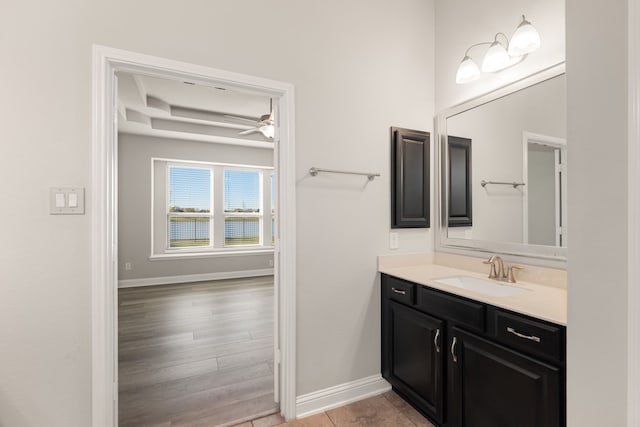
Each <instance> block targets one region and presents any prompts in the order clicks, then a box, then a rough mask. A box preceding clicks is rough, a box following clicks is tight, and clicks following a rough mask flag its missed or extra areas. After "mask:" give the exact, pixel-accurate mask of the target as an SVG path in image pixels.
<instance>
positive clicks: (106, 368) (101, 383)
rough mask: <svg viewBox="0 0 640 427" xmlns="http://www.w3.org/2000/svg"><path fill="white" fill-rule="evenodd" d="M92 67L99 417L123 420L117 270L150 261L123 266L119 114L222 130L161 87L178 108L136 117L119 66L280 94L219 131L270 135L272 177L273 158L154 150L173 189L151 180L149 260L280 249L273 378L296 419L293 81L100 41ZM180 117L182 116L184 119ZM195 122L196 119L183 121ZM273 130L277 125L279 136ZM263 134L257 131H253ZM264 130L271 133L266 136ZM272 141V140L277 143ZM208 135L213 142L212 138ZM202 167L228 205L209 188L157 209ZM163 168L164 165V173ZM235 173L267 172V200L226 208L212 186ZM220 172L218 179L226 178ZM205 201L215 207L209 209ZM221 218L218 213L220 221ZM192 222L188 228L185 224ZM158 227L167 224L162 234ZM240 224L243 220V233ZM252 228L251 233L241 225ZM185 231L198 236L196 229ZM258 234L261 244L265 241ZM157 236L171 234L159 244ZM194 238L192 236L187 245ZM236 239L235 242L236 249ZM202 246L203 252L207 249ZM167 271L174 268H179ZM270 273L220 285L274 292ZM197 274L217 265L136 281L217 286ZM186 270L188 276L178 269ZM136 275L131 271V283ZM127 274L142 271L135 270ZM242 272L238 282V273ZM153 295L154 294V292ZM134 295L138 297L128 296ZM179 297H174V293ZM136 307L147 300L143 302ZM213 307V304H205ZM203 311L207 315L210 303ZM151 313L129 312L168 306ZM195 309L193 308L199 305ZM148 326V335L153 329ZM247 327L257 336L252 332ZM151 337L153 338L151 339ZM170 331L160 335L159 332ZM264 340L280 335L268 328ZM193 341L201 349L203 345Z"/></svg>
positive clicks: (185, 81)
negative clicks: (227, 158)
mask: <svg viewBox="0 0 640 427" xmlns="http://www.w3.org/2000/svg"><path fill="white" fill-rule="evenodd" d="M93 72H94V115H93V117H94V123H93V128H94V138H93V147H94V156H93V157H94V180H93V185H94V186H93V188H94V197H93V204H92V209H93V213H94V219H95V220H94V225H93V233H92V237H93V239H92V241H93V269H92V282H93V301H92V303H93V310H92V311H93V315H92V318H93V325H92V331H93V385H92V388H93V426H105V427H106V426H109V427H111V426H116V425H118V397H119V396H118V382H119V379H118V367H119V365H118V332H119V331H118V315H119V312H118V301H119V300H118V298H119V295H118V278H119V271H120V272H121V273H123V272H127V271H133V270H135V268H136V265H138V266H139V265H140V264H139V263H138V262H133V261H127V260H124V259H122V263H123V264H124V265H119V262H118V260H119V253H118V246H119V239H120V238H122V236H123V234H122V233H120V232H119V231H121V230H119V226H120V221H119V215H118V200H119V199H121V198H120V197H119V196H120V194H119V191H118V188H119V186H118V173H119V167H120V166H121V165H120V164H119V159H121V157H119V156H118V121H119V120H122V119H121V118H120V119H118V118H117V117H118V115H120V117H124V118H129V117H128V116H130V117H131V118H132V120H131V121H134V122H136V123H137V124H138V125H145V124H146V126H147V127H148V128H150V129H151V131H153V132H155V131H158V130H159V129H160V130H162V131H166V132H174V133H180V132H183V131H184V130H185V128H191V130H192V131H193V130H194V129H196V130H199V131H200V132H195V134H199V135H200V136H197V135H196V136H195V137H193V139H198V138H200V143H202V142H203V141H202V138H204V139H205V140H206V139H207V138H210V137H212V135H210V134H208V133H207V132H206V131H204V130H205V129H206V126H208V125H209V124H208V123H206V120H211V117H204V116H202V115H201V116H197V114H203V109H201V108H191V110H190V111H185V110H184V109H182V110H181V109H179V108H176V109H175V111H173V114H172V111H171V108H172V106H171V105H168V106H167V105H163V103H162V102H161V101H162V100H161V99H158V98H157V97H156V98H154V97H151V99H149V98H148V97H145V98H144V99H145V103H147V107H149V104H151V105H152V106H151V108H155V109H157V110H164V111H165V112H166V113H168V115H169V116H168V117H166V118H160V120H158V123H155V126H154V123H153V119H152V118H149V117H148V116H147V117H146V118H145V117H144V116H145V114H144V113H145V112H144V111H137V112H132V113H131V114H130V115H129V114H128V112H127V109H126V107H125V106H124V105H123V103H122V102H119V97H118V76H125V75H126V76H139V77H140V78H146V79H163V80H166V81H169V82H171V83H173V84H178V85H185V86H198V87H203V88H207V90H211V91H220V92H223V91H229V93H232V92H235V93H238V94H242V95H243V96H248V97H262V98H263V99H268V100H269V101H270V102H269V109H270V111H268V112H265V113H264V114H260V115H259V116H257V115H256V116H255V117H254V116H253V115H248V116H249V118H247V121H245V123H244V124H241V123H239V122H242V120H241V117H240V113H236V116H238V117H236V118H226V119H228V120H227V121H233V120H235V121H236V125H237V126H236V127H235V128H233V127H229V128H228V129H232V130H228V129H227V132H231V133H234V135H231V134H223V135H213V137H215V138H218V143H220V141H222V142H224V143H228V144H230V145H233V144H234V143H233V141H234V140H237V139H243V140H248V141H249V142H246V143H245V146H246V145H254V146H255V145H256V144H257V145H260V144H261V143H262V144H264V143H267V144H272V146H273V148H272V151H273V155H272V166H271V168H273V170H275V171H277V173H275V174H273V178H272V177H271V174H270V173H269V167H268V165H267V166H266V167H264V166H265V165H264V164H259V162H246V163H241V162H221V161H218V162H215V161H202V160H201V159H195V160H194V159H192V158H185V157H183V156H179V155H176V156H167V157H160V156H156V157H154V158H153V160H150V162H149V163H148V170H149V174H150V175H151V176H150V177H149V178H150V179H151V180H153V179H154V178H157V177H158V176H160V177H163V179H161V180H160V181H162V182H163V183H164V184H165V185H164V188H161V187H163V185H160V184H159V185H157V187H158V188H161V189H158V188H156V187H153V188H152V190H150V191H152V194H151V199H152V200H154V202H153V203H150V205H151V206H150V207H149V206H148V207H147V209H146V210H147V212H148V214H149V215H150V222H151V223H152V224H153V225H152V226H151V227H149V228H148V230H149V232H150V235H151V237H150V240H151V243H150V245H149V247H151V254H150V255H148V259H149V261H150V262H154V261H155V260H156V259H159V260H161V261H159V262H162V261H165V260H166V258H168V257H173V258H188V257H192V258H190V259H194V260H195V259H198V258H199V257H214V258H215V257H221V256H222V257H224V256H229V255H230V252H242V251H239V250H238V249H237V248H238V247H239V246H243V249H248V247H249V246H251V249H252V250H253V251H254V252H255V254H254V255H260V252H261V251H262V252H263V253H264V252H269V249H266V247H267V246H270V251H271V252H273V255H272V256H273V258H272V263H273V267H272V268H273V276H272V277H273V279H272V280H273V285H272V287H271V291H270V292H271V293H272V297H271V298H272V301H273V306H272V307H273V308H272V310H273V323H274V325H275V326H274V328H273V329H272V334H273V339H272V343H273V347H271V349H272V358H273V367H272V370H273V376H272V377H271V381H272V386H273V400H274V401H275V402H279V406H280V412H281V413H282V415H283V416H285V417H286V418H295V176H294V159H295V157H294V145H293V87H292V86H291V85H289V84H286V83H281V82H276V81H271V80H266V79H261V78H256V77H252V76H246V75H241V74H236V73H230V72H226V71H221V70H216V69H211V68H206V67H201V66H197V65H193V64H187V63H182V62H177V61H172V60H167V59H163V58H157V57H152V56H147V55H140V54H136V53H132V52H126V51H121V50H116V49H111V48H106V47H101V46H94V69H93ZM214 93H215V92H214ZM176 107H179V106H176ZM187 110H189V109H187ZM136 113H138V114H136ZM185 115H186V116H187V117H186V120H171V118H175V117H182V118H185V117H183V116H185ZM231 115H232V114H231ZM251 118H253V119H257V120H256V121H255V125H253V124H252V126H249V125H250V124H249V123H248V120H250V119H251ZM223 119H225V118H223ZM274 119H275V120H274ZM128 121H129V120H127V122H128ZM180 121H182V122H183V123H179V122H180ZM185 121H186V122H187V124H185V123H184V122H185ZM203 121H205V123H203ZM270 125H271V126H272V127H271V129H269V128H268V126H270ZM223 127H224V126H223ZM254 128H255V130H254ZM261 128H262V129H261ZM265 132H266V133H265ZM269 132H273V134H270V133H269ZM236 133H237V134H240V133H244V135H241V138H237V137H236V135H235V134H236ZM255 133H258V134H259V135H253V136H252V137H248V136H247V135H248V134H255ZM147 136H149V135H147ZM151 136H153V135H151ZM137 137H138V138H140V137H141V135H137ZM270 137H271V138H270ZM260 139H262V141H261V140H260ZM264 139H266V140H267V141H264ZM269 139H272V142H271V141H269ZM208 142H216V141H208ZM203 145H206V142H205V143H204V144H203ZM240 145H242V144H240ZM245 148H246V147H245ZM175 160H180V162H178V163H176V162H175ZM195 163H197V164H195ZM252 163H253V164H252ZM260 166H263V168H262V169H261V168H260ZM172 168H173V169H172ZM162 171H164V175H162ZM194 172H196V175H198V173H200V175H198V176H201V177H204V176H207V175H208V176H209V177H210V178H212V179H211V181H212V182H213V184H210V186H209V187H208V188H209V191H208V193H209V195H210V197H211V198H218V202H219V203H214V202H215V200H209V202H210V203H209V206H211V207H212V209H219V211H218V212H217V214H216V211H213V212H211V210H212V209H206V208H205V207H203V206H200V205H202V204H203V203H204V204H206V200H205V201H203V200H202V198H201V199H200V200H199V201H198V202H194V203H195V204H194V206H187V207H188V208H189V209H188V211H187V210H186V209H182V208H180V207H179V206H178V204H176V203H174V204H176V206H174V209H173V210H172V209H171V207H170V206H169V205H171V203H166V200H165V202H164V205H163V206H167V207H168V210H167V211H164V212H161V210H160V211H157V210H156V209H155V208H154V204H155V202H156V201H157V200H156V199H157V198H160V199H162V197H160V196H159V195H161V194H162V195H165V196H166V199H169V198H170V196H171V191H172V190H171V189H170V188H169V187H170V184H171V174H172V173H173V174H174V178H175V179H174V181H175V183H178V182H179V181H180V180H181V177H182V178H184V176H186V175H188V174H189V173H194ZM158 173H159V175H156V174H158ZM181 174H182V175H181ZM185 174H186V175H185ZM225 176H226V177H227V178H229V180H228V181H231V179H230V178H232V177H234V178H235V180H234V182H238V179H239V178H242V177H244V178H248V180H249V181H255V180H256V179H255V178H256V176H258V179H259V180H261V181H260V182H261V184H260V185H259V186H258V193H259V197H258V199H259V200H260V202H257V203H260V206H257V207H254V206H247V205H246V201H245V206H244V207H234V206H232V205H233V202H232V201H230V200H229V201H228V202H229V203H228V204H227V207H230V209H227V212H225V209H223V208H222V207H223V206H224V204H223V203H222V199H220V197H222V196H223V194H224V191H223V190H222V191H220V190H219V191H217V192H216V191H215V188H213V186H214V185H216V184H215V183H216V182H219V183H221V182H224V177H225ZM215 177H218V180H216V179H215ZM192 178H193V177H192ZM245 180H246V179H245ZM182 181H184V179H182ZM240 181H242V179H240ZM158 182H159V181H158ZM190 182H197V179H196V180H193V179H191V180H190ZM265 183H268V185H265ZM271 183H272V184H271ZM229 185H230V184H229ZM247 185H248V184H247ZM249 187H250V185H248V186H247V188H249ZM229 189H230V187H227V191H229ZM201 190H202V189H199V190H198V191H199V192H200V193H206V191H201ZM245 190H246V189H245ZM173 191H174V193H176V194H174V195H175V196H176V197H178V198H177V199H176V200H181V199H180V198H179V194H178V193H180V191H181V190H180V185H179V184H176V185H174V187H173ZM247 191H248V192H251V191H253V190H250V189H249V190H246V191H245V193H246V192H247ZM269 192H272V193H273V194H274V197H273V198H271V197H266V198H265V197H264V196H265V195H267V196H269V194H268V193H269ZM201 196H202V194H201ZM266 200H269V201H272V207H273V212H277V215H271V214H270V212H267V211H266V209H264V206H266V205H267V204H268V203H267V201H266ZM192 204H193V203H192ZM214 207H215V208H214ZM207 210H209V212H206V211H207ZM163 215H164V216H163ZM216 219H217V220H218V223H217V224H216ZM187 223H188V224H187ZM225 223H226V225H228V227H227V228H228V229H229V230H231V231H229V232H226V233H225V232H224V231H223V232H217V233H216V232H215V228H216V227H218V230H224V228H225ZM194 224H195V225H194ZM207 224H208V225H207ZM185 225H186V227H183V226H185ZM256 227H257V228H258V229H257V233H255V232H252V231H247V230H254V231H255V230H256ZM158 230H164V232H163V231H158ZM185 230H187V231H185ZM234 230H235V231H234ZM238 230H242V232H240V231H238ZM243 232H244V234H242V233H243ZM193 233H195V234H193ZM187 234H189V235H188V236H187ZM191 234H193V235H191ZM256 235H257V239H258V241H257V243H258V244H256V241H255V238H256V237H255V236H256ZM225 236H226V237H225ZM158 241H160V242H161V243H162V244H160V245H158ZM185 242H187V243H188V244H187V245H182V244H183V243H185ZM234 244H235V246H236V247H235V248H231V246H234ZM181 245H182V246H181ZM259 246H260V247H259ZM158 248H163V250H162V251H160V250H157V249H158ZM167 250H169V253H167ZM198 251H200V253H197V252H198ZM220 253H222V254H220ZM233 256H234V259H235V257H236V256H239V255H235V254H234V255H233ZM163 257H164V259H163ZM157 265H159V264H157ZM168 271H169V272H170V271H171V269H169V270H168ZM245 271H246V270H245ZM260 271H264V270H261V269H253V271H252V273H251V274H246V276H250V277H253V278H245V279H243V278H242V276H240V277H237V274H236V275H235V276H227V277H226V279H227V280H226V282H217V283H216V286H214V287H215V288H216V289H217V290H218V291H221V290H224V289H226V290H227V291H229V289H233V290H237V289H238V288H244V289H249V292H254V293H256V292H257V293H258V294H259V293H260V292H261V291H264V290H265V289H264V285H265V281H266V282H267V283H268V282H269V281H270V280H271V279H270V278H269V276H267V277H266V279H265V277H264V276H262V277H260V275H259V274H257V273H260ZM199 274H208V273H191V274H177V275H171V274H169V275H167V274H164V275H162V276H158V275H151V276H149V277H140V278H137V279H139V280H138V282H137V283H136V282H133V284H134V285H135V284H137V285H140V284H156V285H159V283H153V282H154V281H156V282H157V278H158V277H165V278H166V277H170V278H171V280H172V281H173V282H174V283H171V284H169V285H167V284H164V286H165V289H164V291H167V292H165V293H171V291H172V289H171V288H174V289H173V290H174V291H175V290H176V289H177V290H181V291H184V290H185V289H186V287H185V286H184V285H183V284H178V283H175V282H185V281H188V282H198V283H195V284H193V285H190V287H191V288H193V289H196V292H198V291H199V292H202V291H203V290H204V288H206V287H207V286H206V285H205V284H204V283H206V282H200V281H201V280H204V279H207V278H206V277H203V276H202V275H200V276H199ZM121 275H123V274H121ZM172 276H173V277H172ZM177 276H183V277H182V279H179V278H177ZM194 276H195V277H194ZM256 276H257V277H256ZM214 278H220V279H223V278H225V277H224V274H223V275H222V276H218V277H214ZM231 278H233V279H231ZM126 280H127V279H123V282H125V283H124V284H125V285H126ZM129 280H133V281H135V280H136V278H135V277H134V278H131V279H129ZM145 280H146V283H145ZM232 280H236V282H233V281H232ZM129 284H130V285H131V284H132V282H129ZM261 287H262V288H261ZM139 289H142V288H139ZM268 292H269V291H267V293H268ZM129 293H131V294H134V295H135V292H134V291H129ZM227 297H228V298H227V299H229V298H231V300H233V299H234V298H239V299H240V302H242V296H230V295H227ZM151 298H152V301H153V297H151ZM176 298H177V301H180V299H181V298H182V299H183V300H184V296H178V297H176ZM134 299H135V298H134ZM160 301H161V299H160V300H159V299H157V298H156V299H155V302H159V304H156V305H159V306H161V305H162V303H161V302H160ZM129 302H131V301H129ZM165 303H166V301H165ZM133 304H134V303H130V304H129V305H133ZM151 305H153V304H150V306H151ZM169 305H171V304H170V303H169ZM178 305H180V304H178ZM196 306H197V304H196ZM138 307H139V308H142V307H143V306H142V305H141V306H138ZM204 310H205V311H206V310H207V309H204ZM134 311H135V310H134ZM200 312H201V313H202V311H200ZM142 313H144V310H142V312H141V313H134V312H129V313H127V314H128V315H129V320H130V321H132V320H133V318H135V317H136V316H143V317H144V316H151V317H153V316H157V317H159V318H161V317H163V316H165V315H164V314H158V313H156V314H151V312H147V313H144V314H142ZM160 313H162V312H160ZM165 313H166V312H165ZM219 315H220V316H222V317H224V316H231V317H233V316H234V315H235V316H241V314H237V313H236V314H229V313H219ZM185 316H187V317H190V316H193V314H188V315H185ZM196 317H197V315H196ZM133 324H136V321H135V320H133ZM174 324H175V323H174ZM129 326H131V324H130V325H129ZM134 330H135V328H134ZM138 333H141V334H142V335H144V333H145V332H142V331H140V330H138ZM146 333H149V331H147V332H146ZM247 333H248V334H251V333H250V332H248V331H247ZM261 333H266V332H264V331H258V330H256V331H255V333H254V335H256V337H257V336H259V335H260V334H261ZM191 334H194V332H191ZM170 335H171V334H170ZM214 335H215V334H214ZM130 338H131V337H130ZM184 338H185V336H180V334H179V333H178V334H173V336H170V337H167V336H165V337H164V338H163V339H164V340H165V341H166V343H165V344H167V345H171V344H170V342H171V341H172V340H177V341H180V340H181V339H184ZM210 338H212V339H213V340H214V341H215V340H216V339H218V340H220V339H222V340H224V339H225V338H220V337H217V338H216V337H210ZM141 339H142V340H144V338H141ZM163 339H160V342H162V340H163ZM266 339H271V338H270V337H268V335H267V338H266ZM135 341H136V339H135V338H134V339H132V340H131V341H130V342H135ZM138 341H139V340H138ZM263 341H265V340H263ZM265 342H266V341H265ZM138 344H139V343H138ZM156 344H157V343H156ZM131 345H133V344H131ZM142 347H144V346H142ZM179 347H180V346H178V348H179ZM144 351H145V350H144V348H139V349H138V352H139V353H140V352H141V353H144ZM194 351H195V353H197V352H198V351H202V350H194ZM269 351H271V350H269ZM134 353H135V352H134ZM192 353H193V351H192ZM183 355H184V354H183ZM231 359H232V358H230V359H229V360H226V359H225V360H221V359H216V364H217V363H221V364H222V365H224V364H225V363H227V364H228V363H230V364H233V363H235V361H234V362H230V360H231ZM203 360H208V361H209V362H203V363H204V364H205V365H206V363H212V361H211V358H208V359H203ZM144 363H145V362H140V365H139V366H138V367H140V366H142V365H144ZM195 366H196V367H197V368H196V367H193V366H192V368H193V369H196V370H197V369H201V368H203V365H202V364H201V365H195ZM169 371H171V369H168V370H167V369H165V370H164V371H163V370H162V368H161V369H160V371H157V372H159V375H160V376H161V377H162V375H166V372H169ZM163 372H164V373H163ZM184 384H185V385H187V386H189V385H193V383H192V382H191V381H189V380H185V381H184ZM247 415H259V414H247Z"/></svg>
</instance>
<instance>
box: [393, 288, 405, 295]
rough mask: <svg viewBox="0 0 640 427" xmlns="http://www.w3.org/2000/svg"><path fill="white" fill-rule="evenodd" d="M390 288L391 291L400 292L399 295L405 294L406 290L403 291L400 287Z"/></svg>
mask: <svg viewBox="0 0 640 427" xmlns="http://www.w3.org/2000/svg"><path fill="white" fill-rule="evenodd" d="M391 290H392V291H393V292H395V293H396V294H400V295H406V294H407V291H403V290H402V289H396V288H391Z"/></svg>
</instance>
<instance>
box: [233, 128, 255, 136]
mask: <svg viewBox="0 0 640 427" xmlns="http://www.w3.org/2000/svg"><path fill="white" fill-rule="evenodd" d="M254 132H260V129H258V128H252V129H247V130H243V131H242V132H240V133H239V134H238V135H249V134H250V133H254Z"/></svg>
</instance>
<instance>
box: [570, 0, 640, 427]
mask: <svg viewBox="0 0 640 427" xmlns="http://www.w3.org/2000/svg"><path fill="white" fill-rule="evenodd" d="M596 58H597V59H596ZM567 81H568V85H567V94H568V99H569V105H568V135H567V138H568V145H569V147H570V148H569V150H570V154H569V174H568V186H569V190H568V196H569V200H568V201H569V207H568V213H569V220H568V223H569V247H568V251H569V263H568V278H569V286H568V291H569V294H568V301H569V313H568V314H569V318H568V330H567V334H568V348H567V366H568V370H567V375H568V389H567V398H568V420H569V424H568V426H569V427H578V426H580V427H582V426H589V427H590V426H602V425H607V426H624V425H625V422H626V409H627V405H626V398H627V393H626V391H627V279H628V277H627V266H628V262H627V186H628V182H627V181H628V178H627V2H626V1H623V0H615V1H608V2H602V1H597V0H587V1H585V0H567ZM634 185H637V183H634ZM636 285H637V284H636ZM636 404H637V402H636Z"/></svg>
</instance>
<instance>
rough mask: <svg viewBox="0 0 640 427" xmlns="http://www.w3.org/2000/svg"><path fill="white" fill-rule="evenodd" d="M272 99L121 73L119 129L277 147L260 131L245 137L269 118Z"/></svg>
mask: <svg viewBox="0 0 640 427" xmlns="http://www.w3.org/2000/svg"><path fill="white" fill-rule="evenodd" d="M269 101H270V100H269V97H268V96H258V95H253V94H246V93H241V92H237V91H232V90H228V89H226V90H225V89H220V88H215V87H211V86H203V85H194V84H189V83H184V82H180V81H176V80H168V79H161V78H156V77H149V76H141V75H132V74H124V73H119V74H118V112H119V118H118V131H119V132H122V133H131V134H136V135H150V136H156V137H160V138H177V139H185V140H191V141H203V142H213V143H223V144H235V145H245V146H253V147H262V148H273V142H272V140H271V139H269V138H265V137H264V136H263V135H262V134H261V133H260V132H255V133H251V134H248V135H239V133H240V132H242V131H244V130H248V129H251V128H253V127H254V124H252V122H255V123H257V122H258V121H259V120H260V116H262V115H265V114H269V111H270V104H269ZM229 116H238V117H244V118H246V119H249V120H242V119H240V118H238V117H229Z"/></svg>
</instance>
